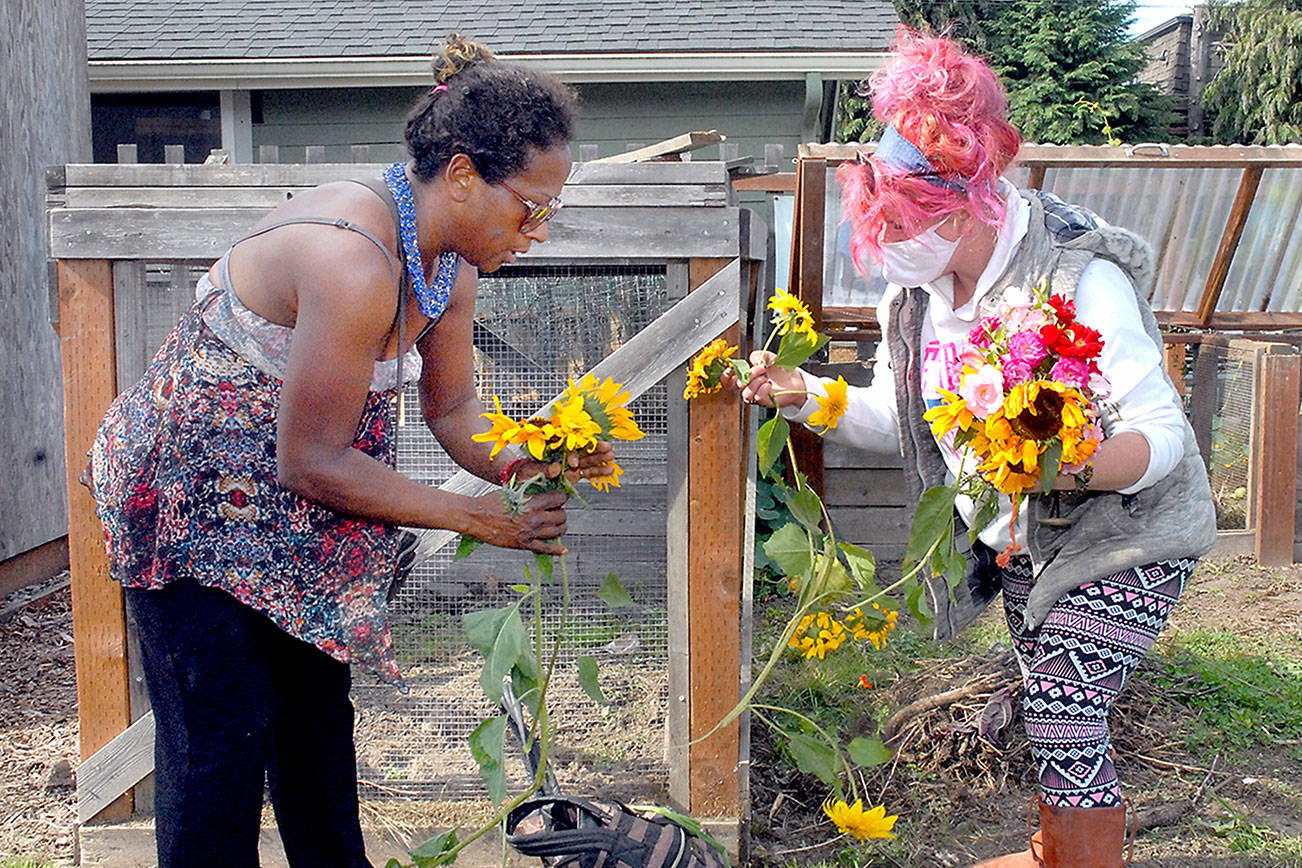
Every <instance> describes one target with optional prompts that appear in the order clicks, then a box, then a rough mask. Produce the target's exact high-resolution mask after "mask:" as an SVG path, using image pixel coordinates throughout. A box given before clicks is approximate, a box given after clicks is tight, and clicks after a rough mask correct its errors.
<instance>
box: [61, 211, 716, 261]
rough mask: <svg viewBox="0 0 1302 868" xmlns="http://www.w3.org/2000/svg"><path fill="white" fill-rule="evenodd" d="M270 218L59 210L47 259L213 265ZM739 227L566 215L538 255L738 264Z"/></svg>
mask: <svg viewBox="0 0 1302 868" xmlns="http://www.w3.org/2000/svg"><path fill="white" fill-rule="evenodd" d="M265 213H266V209H253V208H183V209H174V208H159V209H143V208H123V209H71V208H57V209H54V210H52V211H51V212H50V252H51V255H52V256H54V257H56V258H59V259H197V260H215V259H216V258H217V257H219V256H221V254H222V253H223V252H224V251H225V250H226V248H228V247H229V246H230V245H231V243H232V242H234V241H235V240H236V239H237V238H239V237H240V236H241V235H242V234H243V233H244V232H246V231H248V229H249V227H251V226H252V225H253V224H254V223H256V222H257V221H258V220H259V219H260V218H261V217H262V216H264V215H265ZM739 224H740V220H739V218H738V215H737V210H736V209H733V208H689V207H665V208H660V207H655V208H645V207H627V208H566V209H564V210H563V211H561V212H560V213H559V214H558V215H557V216H556V219H554V220H553V221H552V222H551V223H550V224H548V226H549V229H550V240H549V241H548V242H547V243H546V245H542V246H541V247H540V248H538V249H539V251H540V252H545V254H546V256H547V257H548V258H551V259H555V258H572V259H609V258H628V259H643V260H645V259H652V260H662V259H671V258H672V259H681V258H684V257H688V258H692V257H703V256H726V255H732V256H735V255H736V253H737V249H738V244H739ZM528 258H529V257H528V256H527V255H526V256H523V257H521V260H520V261H522V262H524V261H527V260H528Z"/></svg>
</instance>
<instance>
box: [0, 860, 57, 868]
mask: <svg viewBox="0 0 1302 868" xmlns="http://www.w3.org/2000/svg"><path fill="white" fill-rule="evenodd" d="M0 868H57V866H56V865H55V864H54V863H53V862H42V861H40V860H39V859H0Z"/></svg>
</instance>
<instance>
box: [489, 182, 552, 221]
mask: <svg viewBox="0 0 1302 868" xmlns="http://www.w3.org/2000/svg"><path fill="white" fill-rule="evenodd" d="M497 183H498V184H500V185H501V186H503V187H505V188H506V190H507V191H508V192H510V194H511V195H512V196H514V197H515V198H517V199H519V200H520V204H521V205H523V206H524V207H525V208H526V209H528V211H529V213H528V214H525V215H524V219H523V220H521V221H520V231H521V232H532V231H533V230H535V229H537V228H538V227H539V226H541V225H543V224H544V223H546V222H547V221H548V220H550V219H552V218H553V217H555V216H556V212H557V211H559V210H561V208H562V207H564V205H565V203H564V202H562V201H561V197H559V196H554V197H552V198H551V199H550V200H548V201H547V203H546V204H544V205H539V204H538V203H537V202H534V201H533V200H532V199H527V198H525V197H524V196H521V195H520V194H519V192H517V191H516V190H515V188H514V187H512V186H511V185H510V184H508V183H506V182H505V181H498V182H497Z"/></svg>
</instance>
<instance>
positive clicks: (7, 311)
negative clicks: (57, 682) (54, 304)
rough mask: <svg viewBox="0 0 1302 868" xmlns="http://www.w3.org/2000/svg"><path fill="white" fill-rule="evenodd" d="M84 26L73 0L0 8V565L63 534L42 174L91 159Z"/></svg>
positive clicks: (55, 343) (59, 412) (9, 3)
mask: <svg viewBox="0 0 1302 868" xmlns="http://www.w3.org/2000/svg"><path fill="white" fill-rule="evenodd" d="M84 22H85V16H84V12H83V7H82V0H5V2H4V4H3V5H2V6H0V39H2V40H4V44H5V50H4V51H3V52H0V81H3V82H4V92H3V94H0V154H3V155H4V159H3V160H0V201H3V202H4V203H5V213H4V218H3V219H4V224H3V231H4V236H5V241H4V246H3V249H2V251H0V382H3V383H4V388H3V389H0V453H3V455H4V461H3V463H2V464H0V560H4V559H5V558H8V557H11V556H13V555H16V554H21V553H22V552H25V551H28V550H30V549H33V548H35V547H36V546H39V545H42V544H43V543H47V542H49V541H50V540H53V539H56V538H58V537H61V536H63V535H64V534H66V533H67V532H68V512H67V500H66V497H67V496H66V493H65V486H66V481H65V475H64V466H65V465H64V445H63V385H62V380H61V378H60V367H61V363H60V358H59V339H58V335H57V334H56V333H55V331H54V329H53V328H52V327H51V326H50V322H49V311H50V296H49V282H48V275H49V271H48V269H47V266H46V236H45V219H44V214H45V167H46V166H48V165H52V164H56V163H67V162H75V161H85V160H87V159H89V158H90V96H89V93H90V89H89V84H88V81H87V73H86V33H85V25H84Z"/></svg>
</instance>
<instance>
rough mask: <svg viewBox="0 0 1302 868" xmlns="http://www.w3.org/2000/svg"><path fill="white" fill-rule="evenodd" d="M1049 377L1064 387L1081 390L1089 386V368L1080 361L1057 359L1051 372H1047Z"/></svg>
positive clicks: (1087, 364)
mask: <svg viewBox="0 0 1302 868" xmlns="http://www.w3.org/2000/svg"><path fill="white" fill-rule="evenodd" d="M1049 376H1050V377H1052V378H1053V379H1055V380H1057V381H1058V382H1059V383H1062V384H1063V385H1064V386H1072V387H1074V388H1077V389H1083V388H1085V387H1086V386H1087V385H1089V381H1090V366H1089V363H1088V362H1083V361H1081V360H1080V359H1059V360H1058V361H1057V363H1056V364H1054V366H1053V370H1051V371H1049Z"/></svg>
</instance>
